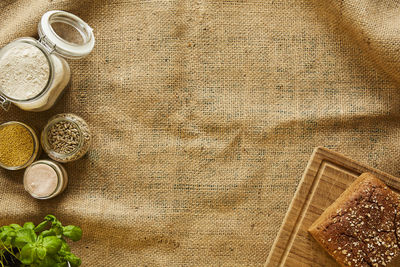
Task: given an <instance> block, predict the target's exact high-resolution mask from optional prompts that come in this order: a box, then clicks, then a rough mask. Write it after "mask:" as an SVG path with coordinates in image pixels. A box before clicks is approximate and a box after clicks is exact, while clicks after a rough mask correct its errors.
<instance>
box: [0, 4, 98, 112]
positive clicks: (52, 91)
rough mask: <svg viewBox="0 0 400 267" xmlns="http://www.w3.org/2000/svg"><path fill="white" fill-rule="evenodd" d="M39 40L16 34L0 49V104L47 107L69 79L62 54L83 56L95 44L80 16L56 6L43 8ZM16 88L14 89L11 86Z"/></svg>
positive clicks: (68, 56)
mask: <svg viewBox="0 0 400 267" xmlns="http://www.w3.org/2000/svg"><path fill="white" fill-rule="evenodd" d="M38 33H39V40H36V39H34V38H31V37H24V38H19V39H17V40H15V41H13V42H11V43H9V44H8V45H6V46H4V47H3V48H1V49H0V105H1V106H2V107H3V109H5V110H8V108H9V106H10V102H12V103H14V104H15V105H16V106H18V107H19V108H21V109H23V110H28V111H44V110H48V109H50V108H51V107H52V106H53V105H54V104H55V102H56V101H57V99H58V98H59V97H60V96H61V94H62V92H63V91H64V89H65V87H66V86H67V84H68V83H69V80H70V68H69V65H68V63H67V61H66V60H65V59H64V58H71V59H76V58H82V57H85V56H87V55H88V54H89V53H90V52H91V51H92V49H93V47H94V43H95V40H94V35H93V30H92V28H90V27H89V25H88V24H86V23H85V22H84V21H83V20H82V19H80V18H79V17H77V16H75V15H73V14H71V13H68V12H65V11H59V10H53V11H49V12H46V13H45V14H44V15H43V16H42V18H41V20H40V23H39V26H38ZM14 88H15V89H14Z"/></svg>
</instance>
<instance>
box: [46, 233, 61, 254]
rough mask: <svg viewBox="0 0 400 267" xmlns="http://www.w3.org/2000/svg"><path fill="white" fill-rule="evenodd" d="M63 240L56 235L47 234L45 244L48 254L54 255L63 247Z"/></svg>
mask: <svg viewBox="0 0 400 267" xmlns="http://www.w3.org/2000/svg"><path fill="white" fill-rule="evenodd" d="M61 245H62V242H61V240H60V239H58V238H57V237H56V236H46V237H45V238H43V246H44V247H45V248H46V250H47V254H49V255H54V254H56V253H57V252H58V251H59V250H60V248H61Z"/></svg>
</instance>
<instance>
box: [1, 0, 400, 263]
mask: <svg viewBox="0 0 400 267" xmlns="http://www.w3.org/2000/svg"><path fill="white" fill-rule="evenodd" d="M52 9H62V10H66V11H70V12H72V13H75V14H77V15H79V16H80V17H82V18H83V19H84V20H85V21H87V22H88V23H89V24H90V25H91V26H92V27H93V28H94V32H95V36H96V46H95V49H94V51H93V52H92V53H91V54H90V55H89V56H88V57H86V58H84V59H80V60H69V63H70V66H71V69H72V74H73V76H72V80H71V84H70V86H69V88H68V89H67V91H66V93H65V95H64V96H63V97H62V99H61V100H60V102H59V103H58V104H57V105H56V106H55V107H54V108H53V109H51V110H49V111H46V112H42V113H30V112H24V111H21V110H19V109H18V108H16V107H13V108H12V109H11V110H10V111H9V112H7V113H6V112H1V113H0V119H1V122H3V121H9V120H19V121H23V122H26V123H28V124H29V125H32V126H34V127H35V128H36V129H37V130H38V131H40V130H41V129H42V127H43V126H44V124H45V123H46V121H47V120H48V119H49V118H50V117H51V116H52V115H54V114H57V113H61V112H72V113H76V114H78V115H81V116H82V117H83V118H85V119H86V120H87V122H88V123H89V124H90V126H91V129H92V131H93V133H94V142H93V146H92V148H91V150H90V152H89V153H88V154H87V155H86V156H85V157H84V158H83V159H81V160H79V161H76V162H73V163H69V164H66V165H65V166H66V169H67V171H68V173H69V176H70V183H69V185H68V188H67V190H66V191H65V192H64V193H63V194H62V195H60V196H59V197H57V198H55V199H53V200H50V201H38V200H35V199H33V198H31V197H30V196H29V195H28V194H27V193H26V192H25V191H24V189H23V184H22V174H23V172H22V171H16V172H11V171H5V170H1V171H0V201H1V202H0V223H1V224H8V223H12V222H17V223H23V222H24V221H26V220H32V221H34V222H39V221H40V220H41V218H42V217H43V216H45V215H46V214H48V213H50V214H54V215H56V216H57V217H59V218H60V219H61V220H62V221H63V222H64V223H65V224H76V225H80V226H82V228H83V231H84V236H83V239H82V240H81V241H79V242H77V243H75V244H73V246H72V248H73V250H74V251H75V252H76V253H77V254H78V255H79V256H80V257H81V258H82V259H83V264H82V266H128V267H129V266H261V265H262V264H263V263H264V262H265V260H266V258H267V255H268V252H269V249H270V248H271V245H272V242H273V240H274V238H275V237H276V234H277V231H278V229H279V227H280V224H281V222H282V220H283V217H284V215H285V212H286V210H287V208H288V205H289V203H290V201H291V198H292V196H293V194H294V192H295V190H296V186H297V184H298V182H299V180H300V177H301V175H302V172H303V170H304V168H305V167H306V164H307V161H308V159H309V157H310V155H311V152H312V150H313V149H314V147H316V146H325V147H328V148H332V149H335V150H336V151H339V152H341V153H344V154H346V155H348V156H350V157H352V158H354V159H356V160H360V161H362V162H364V163H366V164H369V165H371V166H373V167H377V168H379V169H381V170H383V171H386V172H389V173H391V174H393V175H400V169H399V167H398V166H399V162H400V142H399V141H400V140H399V139H400V120H399V119H400V116H399V105H400V88H399V83H398V82H397V81H399V77H400V57H399V56H400V52H399V51H400V50H399V48H400V2H399V1H395V0H380V1H373V0H357V1H356V0H343V1H333V0H332V1H329V0H322V1H321V0H319V1H316V0H315V1H314V0H304V1H303V0H296V1H293V0H273V1H272V0H248V1H242V0H237V1H236V0H218V1H217V0H216V1H209V0H188V1H178V0H176V1H175V0H170V1H155V0H148V1H128V0H124V1H122V0H121V1H120V0H115V1H111V0H110V1H105V0H97V1H95V0H93V1H88V0H75V1H74V0H67V1H59V0H52V1H51V0H48V1H47V0H30V1H17V0H2V1H0V45H1V46H2V45H5V44H7V43H8V42H10V41H12V40H13V39H15V38H18V37H23V36H35V35H36V34H37V24H38V22H39V19H40V17H41V15H42V14H43V13H44V12H46V11H48V10H52ZM42 157H43V158H45V155H42Z"/></svg>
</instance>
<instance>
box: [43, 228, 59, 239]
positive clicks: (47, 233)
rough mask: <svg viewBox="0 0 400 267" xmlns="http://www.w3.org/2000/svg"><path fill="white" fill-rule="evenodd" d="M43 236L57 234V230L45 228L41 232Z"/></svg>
mask: <svg viewBox="0 0 400 267" xmlns="http://www.w3.org/2000/svg"><path fill="white" fill-rule="evenodd" d="M40 235H41V236H43V237H46V236H55V235H56V232H55V231H54V230H53V229H50V230H45V231H43V232H41V233H40Z"/></svg>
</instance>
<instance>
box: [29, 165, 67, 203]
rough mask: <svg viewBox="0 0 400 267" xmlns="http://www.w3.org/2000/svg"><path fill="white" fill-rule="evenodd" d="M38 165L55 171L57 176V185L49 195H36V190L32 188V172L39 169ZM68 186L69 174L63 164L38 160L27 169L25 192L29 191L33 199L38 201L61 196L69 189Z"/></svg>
mask: <svg viewBox="0 0 400 267" xmlns="http://www.w3.org/2000/svg"><path fill="white" fill-rule="evenodd" d="M38 165H46V166H48V167H50V168H51V169H52V170H54V172H55V174H56V176H57V177H56V185H55V186H54V190H51V192H49V193H48V194H45V195H43V194H40V195H38V194H35V189H34V187H33V186H32V184H31V183H32V180H30V178H29V176H32V175H31V174H30V172H31V171H32V169H34V168H35V166H36V167H37V166H38ZM67 184H68V174H67V171H66V170H65V168H64V167H63V166H61V164H59V163H57V162H54V161H51V160H38V161H35V162H33V163H32V164H31V165H30V166H29V167H28V168H26V170H25V173H24V188H25V191H27V192H28V193H29V194H30V195H31V196H32V197H34V198H36V199H50V198H53V197H55V196H58V195H59V194H61V193H62V192H63V191H64V190H65V188H66V187H67Z"/></svg>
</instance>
